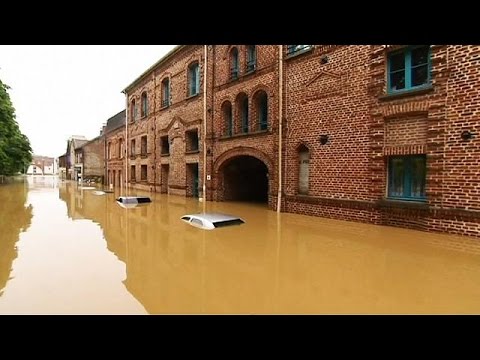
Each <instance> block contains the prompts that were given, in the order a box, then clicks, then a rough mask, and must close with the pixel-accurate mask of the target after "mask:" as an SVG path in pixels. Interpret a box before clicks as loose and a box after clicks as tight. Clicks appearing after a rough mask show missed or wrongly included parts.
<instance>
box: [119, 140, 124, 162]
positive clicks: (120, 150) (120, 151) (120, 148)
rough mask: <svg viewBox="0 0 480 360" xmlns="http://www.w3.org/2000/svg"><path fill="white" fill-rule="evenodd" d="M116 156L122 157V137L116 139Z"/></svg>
mask: <svg viewBox="0 0 480 360" xmlns="http://www.w3.org/2000/svg"><path fill="white" fill-rule="evenodd" d="M118 157H119V158H120V159H121V158H123V139H119V140H118Z"/></svg>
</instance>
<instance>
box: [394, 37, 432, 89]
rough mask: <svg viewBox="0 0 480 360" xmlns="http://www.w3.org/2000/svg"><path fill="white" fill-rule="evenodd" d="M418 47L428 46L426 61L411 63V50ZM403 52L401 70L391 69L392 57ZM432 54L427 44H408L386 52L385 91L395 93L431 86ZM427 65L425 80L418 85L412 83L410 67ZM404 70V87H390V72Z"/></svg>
mask: <svg viewBox="0 0 480 360" xmlns="http://www.w3.org/2000/svg"><path fill="white" fill-rule="evenodd" d="M420 48H428V55H427V63H422V64H417V65H412V51H413V50H416V49H420ZM399 54H403V56H404V68H403V70H394V71H392V69H391V67H392V57H393V56H395V55H399ZM431 58H432V55H431V48H430V46H428V45H418V46H409V47H406V48H404V49H401V50H398V51H392V52H390V53H388V54H387V93H389V94H397V93H401V92H406V91H411V90H417V89H418V90H420V89H423V88H428V87H430V86H431V80H432V79H431V69H432V60H431ZM425 65H427V80H426V82H425V83H423V84H420V85H412V69H415V68H418V67H420V66H425ZM401 71H403V72H404V79H405V80H404V81H405V87H404V88H403V89H394V88H392V79H391V78H392V74H394V73H400V72H401Z"/></svg>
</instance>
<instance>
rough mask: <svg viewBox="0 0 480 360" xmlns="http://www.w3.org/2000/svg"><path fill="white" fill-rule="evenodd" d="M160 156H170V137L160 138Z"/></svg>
mask: <svg viewBox="0 0 480 360" xmlns="http://www.w3.org/2000/svg"><path fill="white" fill-rule="evenodd" d="M160 154H162V155H168V154H170V144H169V142H168V135H167V136H162V137H161V138H160Z"/></svg>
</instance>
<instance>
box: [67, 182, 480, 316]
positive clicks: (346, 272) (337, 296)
mask: <svg viewBox="0 0 480 360" xmlns="http://www.w3.org/2000/svg"><path fill="white" fill-rule="evenodd" d="M59 193H60V198H61V199H62V200H64V201H65V202H66V204H67V208H68V216H69V217H70V218H72V219H91V220H92V221H94V222H96V223H98V224H99V225H100V226H101V228H102V229H103V232H104V236H105V239H106V242H107V247H108V249H109V250H110V251H111V252H113V253H114V254H115V255H116V256H117V257H118V259H119V260H121V261H122V262H124V263H125V264H126V271H127V276H126V280H125V281H124V284H125V286H126V288H127V289H128V291H129V292H130V293H131V294H132V295H133V296H134V297H135V298H136V299H137V300H138V301H139V302H140V303H141V304H142V305H143V306H144V307H145V309H146V310H147V311H148V312H149V313H152V314H165V313H176V314H178V313H209V314H217V313H232V314H243V313H280V314H284V313H288V314H291V313H314V314H326V313H328V314H330V313H334V314H335V313H339V314H340V313H342V314H343V313H351V314H357V313H478V312H479V311H480V302H479V301H478V299H479V298H480V261H479V260H480V246H479V241H478V240H475V239H468V238H464V237H458V236H449V235H444V234H441V235H439V234H430V233H424V232H417V231H411V230H407V229H397V228H391V227H382V226H373V225H368V224H359V223H352V222H343V221H335V220H328V219H321V218H315V217H307V216H302V215H295V214H280V215H277V214H276V213H275V212H272V211H270V210H267V209H266V208H265V207H264V206H262V205H253V204H241V203H211V202H208V203H206V204H204V203H200V202H198V201H197V200H196V199H185V198H181V197H174V196H170V197H169V196H166V195H160V194H148V195H150V196H151V197H152V199H153V203H151V204H149V205H147V206H142V207H138V208H135V209H124V208H121V207H120V206H119V205H117V204H116V203H115V201H114V199H115V197H116V196H119V192H118V191H117V193H116V194H105V195H103V196H96V195H94V194H92V192H91V191H81V190H79V189H78V186H77V185H75V184H72V183H63V184H62V185H61V186H60V188H59ZM137 195H145V193H140V192H139V193H137ZM203 209H205V210H207V211H216V212H225V213H230V214H235V215H238V216H241V217H242V218H243V219H245V220H246V224H244V225H241V226H236V227H230V228H220V229H216V230H213V231H203V230H199V229H197V228H193V227H191V226H189V225H188V224H185V223H183V222H182V221H180V217H181V216H182V215H184V214H186V213H195V212H201V211H202V210H203ZM453 248H456V249H457V250H452V249H453ZM458 250H462V251H458Z"/></svg>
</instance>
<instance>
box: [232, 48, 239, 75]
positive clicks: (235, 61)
mask: <svg viewBox="0 0 480 360" xmlns="http://www.w3.org/2000/svg"><path fill="white" fill-rule="evenodd" d="M230 79H231V80H235V79H238V49H237V48H233V49H232V50H231V52H230Z"/></svg>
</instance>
